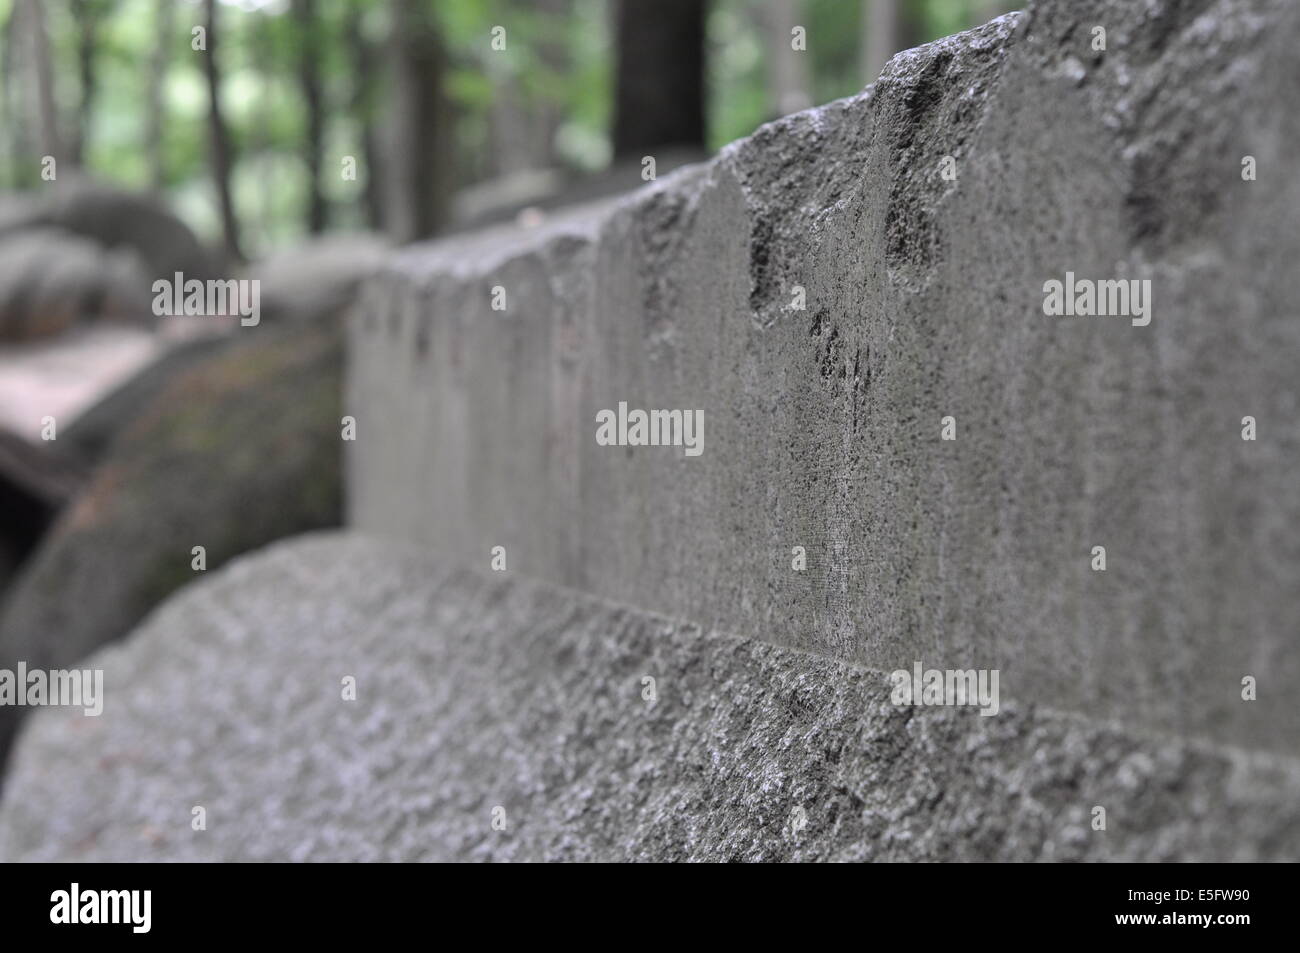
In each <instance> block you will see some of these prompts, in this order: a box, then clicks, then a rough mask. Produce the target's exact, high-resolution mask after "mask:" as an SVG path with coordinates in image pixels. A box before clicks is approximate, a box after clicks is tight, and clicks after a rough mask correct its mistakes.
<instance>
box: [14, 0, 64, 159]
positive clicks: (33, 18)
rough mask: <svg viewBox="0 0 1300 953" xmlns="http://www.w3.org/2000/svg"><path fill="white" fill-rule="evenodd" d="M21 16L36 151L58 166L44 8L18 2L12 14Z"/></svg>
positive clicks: (36, 1) (33, 1) (35, 1)
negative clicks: (36, 132) (37, 135)
mask: <svg viewBox="0 0 1300 953" xmlns="http://www.w3.org/2000/svg"><path fill="white" fill-rule="evenodd" d="M18 12H21V14H22V22H23V25H24V26H25V28H26V29H25V31H24V34H25V35H24V37H23V39H24V40H25V42H26V52H27V54H28V56H30V61H29V62H30V65H31V71H32V77H31V83H32V85H31V88H32V89H33V91H34V92H35V96H36V118H37V129H38V130H39V133H40V142H39V144H38V148H39V149H40V150H41V154H42V155H47V156H53V157H54V158H55V160H56V161H58V162H60V163H62V162H63V160H64V159H65V158H66V155H67V154H66V153H65V152H64V151H63V143H62V140H61V138H60V136H59V117H58V107H57V105H56V102H55V98H54V71H53V67H52V65H51V62H50V38H49V34H48V33H47V32H46V29H45V7H44V4H43V2H42V0H20V3H19V6H18V9H17V10H15V13H18Z"/></svg>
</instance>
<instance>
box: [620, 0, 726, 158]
mask: <svg viewBox="0 0 1300 953" xmlns="http://www.w3.org/2000/svg"><path fill="white" fill-rule="evenodd" d="M707 6H708V4H707V3H706V2H705V0H621V2H620V3H619V5H618V26H617V29H616V34H617V47H618V62H617V66H616V70H617V76H616V84H615V94H614V156H615V158H624V157H634V156H635V157H640V156H642V155H647V154H649V151H650V150H651V149H653V148H655V147H657V146H694V147H696V148H701V149H702V148H703V147H704V20H705V13H706V7H707Z"/></svg>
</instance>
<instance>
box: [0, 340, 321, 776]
mask: <svg viewBox="0 0 1300 953" xmlns="http://www.w3.org/2000/svg"><path fill="white" fill-rule="evenodd" d="M341 369H342V343H341V334H340V330H339V326H338V322H336V321H326V322H319V323H316V324H312V325H309V326H299V327H294V328H271V327H263V328H259V329H258V330H257V331H256V332H249V333H245V334H242V335H240V336H238V337H236V339H235V340H234V342H233V343H231V344H230V345H229V346H228V347H225V348H222V349H220V351H219V353H217V354H215V355H213V356H211V357H209V358H208V359H205V360H203V361H200V362H199V363H198V364H196V366H194V367H192V368H190V369H188V370H186V371H184V372H183V373H181V374H179V375H177V376H176V378H175V379H174V380H172V381H171V382H170V383H168V385H167V386H166V387H165V388H164V389H163V390H162V392H161V393H159V394H158V396H157V397H156V399H155V400H154V401H153V402H152V403H151V405H150V406H149V407H148V409H146V410H145V411H144V412H143V413H142V414H141V415H140V417H139V419H137V420H136V421H135V422H134V423H133V424H131V425H130V426H129V427H128V429H127V430H126V431H125V432H123V433H122V434H120V435H119V436H118V438H117V439H116V440H115V441H114V442H113V444H112V448H111V450H110V452H109V453H108V454H107V456H106V457H105V458H104V459H103V460H102V461H101V463H100V465H99V467H98V469H97V470H96V471H95V474H94V476H93V478H92V479H91V481H90V483H89V485H88V486H87V487H86V488H85V489H84V490H83V491H82V492H81V493H80V494H79V495H78V496H77V497H76V498H75V499H74V501H73V502H72V503H71V504H69V505H68V506H67V507H66V508H65V509H64V511H63V512H62V514H61V515H60V517H59V519H58V520H57V521H56V522H55V524H54V525H53V527H52V528H51V529H50V531H49V533H48V534H47V535H46V536H45V538H44V539H43V540H42V542H41V544H40V546H39V547H38V548H37V550H36V552H35V553H34V554H33V555H32V556H31V558H30V559H29V560H28V561H27V563H26V564H25V565H24V567H23V569H22V571H21V572H20V574H19V575H18V577H17V578H16V579H15V580H14V582H13V585H12V587H11V589H10V590H9V592H8V595H7V598H6V600H5V602H4V605H3V607H2V608H0V668H9V669H13V668H15V666H16V665H17V663H18V662H19V661H25V662H26V663H27V664H28V666H29V667H33V668H36V667H40V668H60V667H67V666H69V665H72V664H73V663H75V662H77V661H79V660H80V659H82V658H84V657H85V656H86V655H88V654H89V653H90V652H91V651H93V650H94V649H96V648H98V647H99V646H101V645H103V644H104V643H106V642H109V641H111V640H113V639H116V638H118V637H119V636H121V635H123V634H125V633H126V632H127V631H128V630H130V629H131V627H132V626H134V625H135V624H136V623H137V622H139V621H140V620H141V618H143V617H144V616H145V614H146V613H148V612H149V610H150V609H152V608H153V607H154V606H155V605H157V604H158V602H160V601H161V600H162V599H163V598H164V597H165V596H167V594H168V593H170V592H171V591H172V590H174V589H176V588H178V587H180V586H181V585H183V584H185V583H186V582H188V581H190V580H192V579H194V578H196V577H197V576H200V575H201V573H200V572H198V571H196V570H194V569H193V568H191V561H192V560H193V559H194V556H193V555H192V551H193V548H194V547H196V546H203V547H205V550H206V565H207V568H208V569H214V568H216V567H218V566H220V565H221V564H222V563H224V562H225V561H227V560H228V559H230V558H231V557H233V556H236V555H238V554H240V553H242V552H246V551H248V550H252V549H256V548H257V547H259V546H262V545H264V544H265V543H268V542H270V541H272V540H274V539H278V538H279V537H282V536H287V535H291V534H294V533H299V532H303V531H306V530H310V529H315V528H320V527H328V526H334V525H337V524H338V523H339V522H340V517H341V487H340V483H341V476H340V455H341V453H340V446H341V440H340V424H339V420H340V416H341V410H340V399H341V398H340V376H341ZM21 711H22V709H18V708H15V707H0V757H2V756H3V753H4V752H5V751H6V750H7V748H8V745H9V742H10V739H11V738H12V735H13V732H14V730H15V728H16V727H17V721H18V717H19V713H20V712H21Z"/></svg>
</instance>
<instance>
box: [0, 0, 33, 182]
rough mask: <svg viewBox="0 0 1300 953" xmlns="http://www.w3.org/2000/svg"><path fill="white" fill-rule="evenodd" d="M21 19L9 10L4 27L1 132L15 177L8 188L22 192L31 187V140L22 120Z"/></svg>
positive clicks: (0, 83) (0, 68)
mask: <svg viewBox="0 0 1300 953" xmlns="http://www.w3.org/2000/svg"><path fill="white" fill-rule="evenodd" d="M21 27H22V18H21V16H20V15H19V12H18V10H17V9H10V11H9V16H8V17H7V18H6V19H5V25H4V37H3V40H4V60H3V64H2V65H0V109H3V112H2V113H0V132H3V134H4V137H5V148H6V149H7V150H8V151H9V159H10V162H11V163H12V164H11V166H10V168H11V170H12V173H13V174H12V176H11V177H10V181H9V183H8V184H9V185H11V186H13V187H15V188H19V187H22V186H24V185H26V184H27V183H28V180H29V179H30V175H28V174H25V166H26V165H27V164H28V163H29V162H30V161H31V157H32V147H31V136H30V134H29V130H28V127H27V122H26V119H25V117H24V116H23V108H22V103H23V97H22V92H23V90H22V83H21V78H22V68H21V63H20V62H19V59H18V45H17V43H16V42H15V37H17V36H18V34H19V33H20V31H21Z"/></svg>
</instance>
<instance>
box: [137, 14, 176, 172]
mask: <svg viewBox="0 0 1300 953" xmlns="http://www.w3.org/2000/svg"><path fill="white" fill-rule="evenodd" d="M155 11H156V12H155V17H154V19H155V22H156V24H157V30H158V37H157V42H156V45H155V46H154V49H153V60H152V62H151V63H150V64H149V93H148V95H149V107H148V108H149V113H148V116H147V117H146V119H145V134H144V140H145V154H146V155H147V156H148V157H149V187H150V188H151V189H153V190H154V191H155V192H157V191H160V190H161V189H162V187H163V184H164V183H165V182H166V181H167V160H166V151H165V149H164V147H163V124H164V122H165V118H166V116H165V114H166V109H167V106H166V102H165V100H164V99H163V96H164V94H165V92H166V80H167V65H168V63H169V61H170V58H171V47H172V44H173V43H174V42H176V4H175V3H174V2H173V0H157V3H156V6H155Z"/></svg>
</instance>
